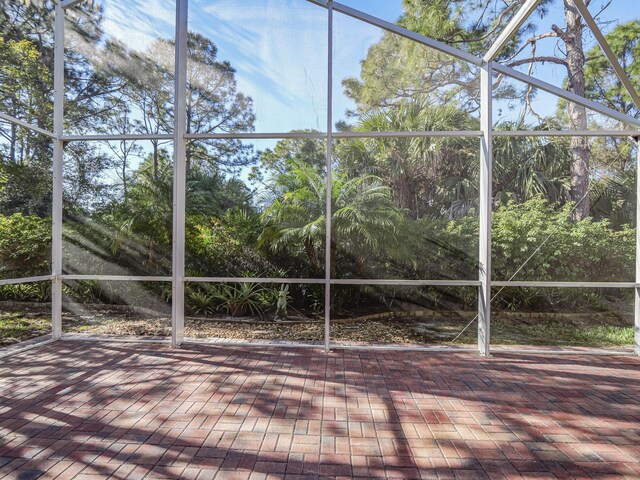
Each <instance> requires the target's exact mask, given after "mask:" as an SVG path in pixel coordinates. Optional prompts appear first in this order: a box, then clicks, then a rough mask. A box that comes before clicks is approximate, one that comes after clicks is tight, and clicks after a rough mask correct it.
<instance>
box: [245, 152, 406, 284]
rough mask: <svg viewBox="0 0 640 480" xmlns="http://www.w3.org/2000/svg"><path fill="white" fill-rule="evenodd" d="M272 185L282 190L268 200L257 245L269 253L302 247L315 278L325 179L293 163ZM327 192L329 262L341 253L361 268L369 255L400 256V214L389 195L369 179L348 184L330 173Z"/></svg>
mask: <svg viewBox="0 0 640 480" xmlns="http://www.w3.org/2000/svg"><path fill="white" fill-rule="evenodd" d="M275 181H276V182H277V183H279V186H280V187H282V186H286V187H287V189H286V191H284V193H280V194H278V196H277V197H276V198H273V199H272V201H271V203H270V206H269V207H267V209H266V210H265V211H264V213H263V215H262V221H263V222H264V224H265V228H264V231H263V232H262V234H261V235H260V238H259V240H258V242H259V245H260V246H263V247H266V248H269V249H271V250H272V251H274V252H275V251H281V250H284V249H295V248H296V247H301V248H302V249H303V250H304V253H305V255H306V257H307V258H308V260H309V264H310V266H311V269H312V271H313V272H314V273H315V274H317V273H319V272H320V271H321V268H320V264H321V262H320V256H321V254H322V252H323V251H324V248H325V245H324V243H325V236H326V211H325V210H326V208H325V201H326V200H325V199H326V185H327V184H326V179H325V177H324V175H323V174H322V173H320V172H318V170H317V169H314V168H313V167H312V166H309V165H307V164H304V163H302V162H295V163H294V166H293V168H292V169H291V170H290V172H289V173H287V174H286V175H278V176H277V178H276V179H275ZM331 186H332V188H331V208H332V215H331V229H332V240H331V247H330V248H331V254H332V258H333V259H335V258H336V255H337V254H338V253H339V252H340V253H344V254H347V255H349V256H351V258H353V259H354V261H355V262H356V264H361V263H362V262H363V261H364V259H365V258H366V257H367V256H368V254H370V253H372V252H385V253H386V254H387V255H391V256H395V255H399V254H400V252H401V250H402V245H401V243H400V242H399V241H398V231H399V229H400V226H401V222H402V219H403V213H402V210H400V209H399V208H397V207H395V206H393V203H392V201H391V189H390V188H389V187H386V186H384V185H383V184H382V181H381V180H380V178H378V177H376V176H374V175H370V174H365V175H362V176H359V177H355V178H348V177H347V176H346V175H345V174H344V173H335V174H334V176H333V178H332V184H331ZM274 191H278V192H282V189H281V188H275V189H274ZM334 274H335V262H334V264H333V265H332V275H334Z"/></svg>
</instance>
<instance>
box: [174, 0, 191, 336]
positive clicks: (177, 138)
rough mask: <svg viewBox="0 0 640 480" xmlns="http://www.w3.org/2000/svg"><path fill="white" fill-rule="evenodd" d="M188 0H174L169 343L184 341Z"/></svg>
mask: <svg viewBox="0 0 640 480" xmlns="http://www.w3.org/2000/svg"><path fill="white" fill-rule="evenodd" d="M188 13H189V3H188V0H177V1H176V52H175V98H174V101H175V124H174V144H173V252H172V274H171V293H172V295H171V300H172V307H171V327H172V328H171V345H172V346H173V347H174V348H176V347H179V346H180V345H182V342H183V341H184V273H185V272H184V270H185V260H184V258H185V223H186V222H185V216H186V178H187V165H186V152H187V147H186V140H185V133H186V129H187V28H188V25H187V22H188Z"/></svg>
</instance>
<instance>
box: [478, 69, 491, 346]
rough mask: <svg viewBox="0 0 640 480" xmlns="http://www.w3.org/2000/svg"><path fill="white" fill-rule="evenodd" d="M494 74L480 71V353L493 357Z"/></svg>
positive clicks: (485, 70)
mask: <svg viewBox="0 0 640 480" xmlns="http://www.w3.org/2000/svg"><path fill="white" fill-rule="evenodd" d="M492 104H493V71H492V67H491V63H490V62H484V63H483V65H482V67H481V71H480V130H482V137H481V140H480V142H481V145H480V242H479V243H480V252H479V262H478V274H479V276H480V278H479V279H480V289H479V294H478V351H479V352H480V354H481V355H484V356H489V354H490V353H491V350H490V345H489V344H490V337H491V209H492V204H493V194H492V191H491V187H492V185H491V182H492V175H493V118H492V106H493V105H492Z"/></svg>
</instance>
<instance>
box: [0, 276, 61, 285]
mask: <svg viewBox="0 0 640 480" xmlns="http://www.w3.org/2000/svg"><path fill="white" fill-rule="evenodd" d="M53 279H54V276H53V275H39V276H37V277H25V278H7V279H4V280H0V286H3V285H19V284H22V283H35V282H50V281H51V280H53Z"/></svg>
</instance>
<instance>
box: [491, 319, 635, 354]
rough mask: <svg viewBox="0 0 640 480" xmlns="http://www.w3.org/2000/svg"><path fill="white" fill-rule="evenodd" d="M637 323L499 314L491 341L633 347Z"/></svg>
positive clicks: (493, 326) (516, 343) (519, 343)
mask: <svg viewBox="0 0 640 480" xmlns="http://www.w3.org/2000/svg"><path fill="white" fill-rule="evenodd" d="M633 335H634V332H633V327H632V326H623V325H611V324H606V323H600V324H592V325H588V324H585V323H584V322H579V323H574V322H568V321H564V322H563V321H559V320H556V319H548V318H544V317H539V318H537V319H536V321H535V322H533V323H529V322H523V321H521V320H520V319H518V320H511V319H508V320H507V319H504V318H496V319H494V320H493V321H492V322H491V343H493V344H496V345H547V346H575V347H631V346H632V345H633Z"/></svg>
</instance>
